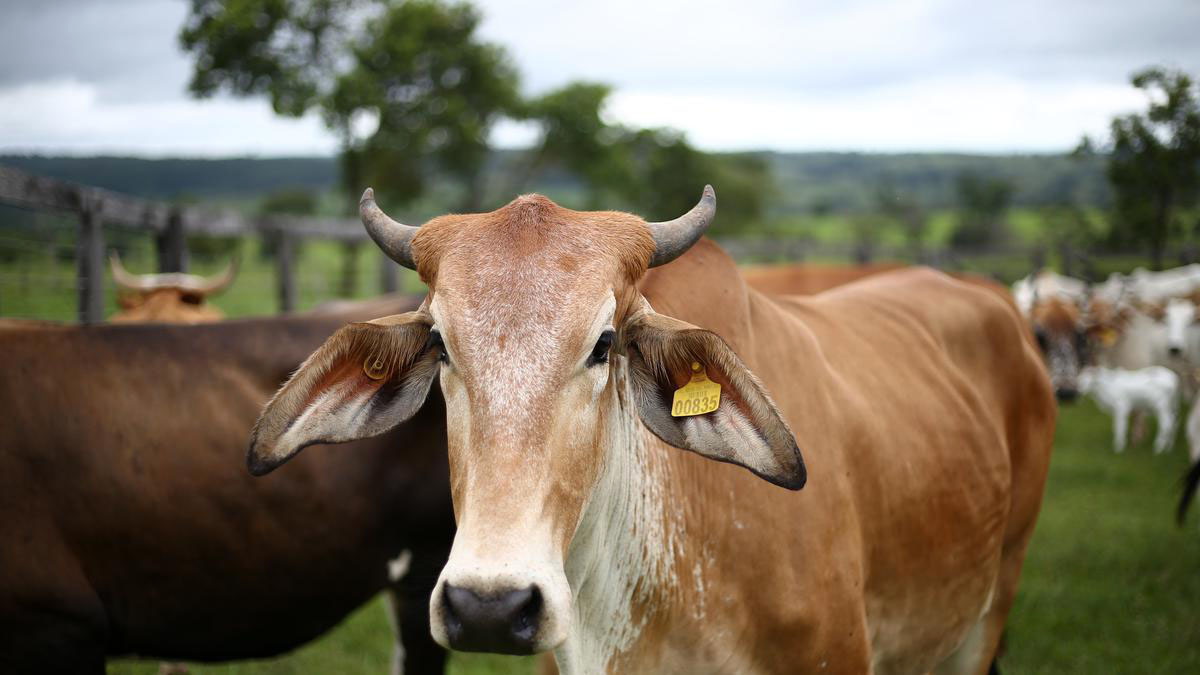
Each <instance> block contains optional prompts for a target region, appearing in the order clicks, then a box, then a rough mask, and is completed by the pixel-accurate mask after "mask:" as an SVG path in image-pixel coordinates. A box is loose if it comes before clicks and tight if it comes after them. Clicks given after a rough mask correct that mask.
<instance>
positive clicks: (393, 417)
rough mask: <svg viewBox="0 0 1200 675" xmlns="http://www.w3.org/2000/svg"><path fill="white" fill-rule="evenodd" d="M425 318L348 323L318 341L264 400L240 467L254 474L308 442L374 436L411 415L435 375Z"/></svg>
mask: <svg viewBox="0 0 1200 675" xmlns="http://www.w3.org/2000/svg"><path fill="white" fill-rule="evenodd" d="M429 332H430V324H429V317H428V315H427V314H425V313H423V312H419V311H418V312H408V313H406V314H397V315H395V316H389V317H384V318H382V319H375V320H374V321H370V322H367V323H353V324H350V325H348V326H346V327H344V328H342V329H341V330H339V331H338V332H336V333H334V334H333V336H332V337H330V338H329V339H328V340H326V341H325V344H323V345H321V347H320V348H319V349H317V351H315V352H313V354H312V355H311V356H309V357H308V360H306V361H305V362H304V364H303V365H301V366H300V368H299V370H297V371H296V372H295V374H294V375H292V377H291V379H289V380H288V381H287V383H286V384H284V385H283V387H282V388H281V389H280V390H279V392H278V393H276V394H275V397H274V398H272V399H271V401H270V402H269V403H267V406H266V408H264V409H263V413H262V415H261V416H260V417H259V418H258V422H257V423H256V424H255V425H254V430H253V431H252V432H251V436H250V450H249V451H248V452H247V454H246V465H247V466H248V467H249V469H250V473H252V474H254V475H256V476H261V475H263V474H265V473H267V472H269V471H272V470H273V469H275V468H276V467H278V466H279V465H280V464H283V463H284V462H286V461H287V460H288V459H290V458H291V457H292V456H293V455H295V454H296V453H297V452H299V451H300V450H302V449H304V448H305V447H307V446H309V445H312V444H314V443H341V442H344V441H352V440H357V439H359V438H367V437H369V436H378V435H379V434H382V433H384V432H386V431H389V430H391V429H392V428H394V427H396V426H397V425H399V424H400V423H402V422H404V421H405V420H407V419H408V418H410V417H412V416H413V415H414V414H416V412H417V411H418V410H420V408H421V405H422V404H424V402H425V398H426V396H428V395H429V388H430V386H431V385H432V384H433V378H434V376H435V375H437V373H438V360H439V358H440V357H441V351H440V347H438V346H436V345H433V344H431V340H430V339H429Z"/></svg>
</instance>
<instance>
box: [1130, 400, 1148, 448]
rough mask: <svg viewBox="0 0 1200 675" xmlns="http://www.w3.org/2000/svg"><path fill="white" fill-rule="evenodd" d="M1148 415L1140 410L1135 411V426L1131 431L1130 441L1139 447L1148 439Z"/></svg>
mask: <svg viewBox="0 0 1200 675" xmlns="http://www.w3.org/2000/svg"><path fill="white" fill-rule="evenodd" d="M1146 426H1147V422H1146V413H1144V412H1142V411H1141V410H1140V409H1138V410H1134V411H1133V425H1132V428H1131V429H1130V439H1129V441H1130V442H1131V443H1133V444H1134V446H1137V445H1139V444H1141V442H1142V441H1144V440H1145V439H1146Z"/></svg>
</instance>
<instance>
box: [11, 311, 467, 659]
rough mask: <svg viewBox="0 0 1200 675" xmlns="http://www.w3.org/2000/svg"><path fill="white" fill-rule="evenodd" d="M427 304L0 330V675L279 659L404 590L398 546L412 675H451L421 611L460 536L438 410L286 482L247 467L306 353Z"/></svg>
mask: <svg viewBox="0 0 1200 675" xmlns="http://www.w3.org/2000/svg"><path fill="white" fill-rule="evenodd" d="M415 306H416V302H415V301H414V300H411V299H407V298H395V297H393V298H391V299H387V300H378V301H371V302H367V303H362V304H360V305H359V306H357V307H343V308H342V309H341V311H339V312H336V313H326V314H323V315H320V316H294V317H280V318H269V319H253V320H238V321H230V322H224V323H218V324H210V325H197V326H162V325H129V324H125V325H111V326H96V327H86V328H80V327H66V326H62V327H57V328H54V329H51V330H39V329H37V328H22V329H19V330H5V331H0V372H3V373H4V376H3V377H2V378H0V410H3V411H4V412H3V413H2V414H0V439H2V440H0V532H3V533H4V537H3V543H0V570H3V571H4V572H3V575H0V673H43V672H44V673H67V672H69V673H83V672H95V673H103V672H104V660H105V657H106V655H111V656H117V655H128V654H138V655H142V656H146V657H153V658H163V659H172V660H187V661H214V660H230V659H244V658H260V657H267V656H272V655H275V654H279V653H281V652H284V651H287V650H290V649H293V648H295V647H297V646H299V645H301V644H303V643H305V642H307V641H308V640H311V639H312V638H314V637H316V636H318V635H320V634H321V633H323V632H324V631H326V630H327V629H329V628H330V627H332V626H334V625H335V624H337V623H338V622H339V621H341V620H342V619H343V618H344V617H345V616H346V615H347V614H348V613H350V612H351V611H352V610H354V609H355V608H357V607H359V606H361V605H362V604H363V603H364V602H366V601H367V600H368V599H370V598H371V597H373V596H374V595H375V594H377V593H378V592H379V591H380V590H383V589H384V588H387V587H389V586H392V583H391V582H390V581H389V578H388V563H389V561H390V560H392V559H393V558H395V557H396V556H397V555H398V554H400V553H401V552H402V551H403V550H404V549H408V550H411V551H412V557H411V570H410V571H409V573H408V574H407V575H406V576H405V577H404V578H403V579H402V580H401V581H400V583H399V585H398V587H397V590H399V591H400V596H401V598H402V602H400V603H399V605H398V606H397V607H396V618H397V619H398V621H397V623H398V624H399V626H398V627H399V628H400V629H401V637H402V638H403V647H404V653H405V657H406V658H405V663H404V665H405V666H406V670H407V672H410V673H434V672H441V671H442V669H443V665H444V661H445V652H444V651H443V650H442V648H441V647H439V646H438V645H437V644H436V643H434V642H433V640H432V639H431V638H430V635H429V615H428V609H427V607H428V606H427V603H428V599H429V595H430V592H431V590H432V587H433V584H434V582H435V581H436V577H437V571H438V570H439V569H440V567H441V565H442V564H443V563H444V562H445V560H446V555H447V552H448V550H449V545H450V542H451V539H452V538H453V533H454V523H453V515H452V512H451V508H450V499H449V494H448V490H447V482H446V481H447V480H448V478H447V475H446V458H445V413H444V412H443V411H442V410H441V404H440V398H437V397H436V396H435V400H434V401H433V405H432V406H431V409H430V410H429V411H422V412H421V413H420V414H419V415H418V416H417V417H416V418H414V419H413V420H412V421H411V422H409V423H407V424H405V425H404V426H402V427H401V428H398V429H396V430H394V431H391V432H389V433H388V434H387V435H385V436H382V437H380V438H376V439H371V440H366V441H361V442H358V443H355V444H354V446H355V447H336V448H335V447H323V448H314V450H316V452H313V453H312V455H311V456H306V457H305V458H304V459H305V460H306V461H305V462H304V463H302V464H297V465H296V466H294V467H288V469H289V470H288V471H286V472H281V474H280V475H279V477H278V480H271V481H256V480H253V479H251V478H250V477H249V476H247V475H246V473H245V471H244V470H241V469H240V466H241V460H242V458H243V457H244V452H245V445H244V441H245V436H246V432H247V431H248V430H249V429H250V427H251V426H252V424H253V423H254V419H255V417H256V416H257V415H258V412H259V410H260V409H261V407H262V405H263V404H264V403H265V402H266V401H267V400H268V399H269V398H270V396H271V393H272V392H273V391H274V390H275V389H276V388H277V387H278V386H279V384H280V383H281V382H282V381H283V380H284V379H286V377H287V376H288V374H289V373H291V372H292V371H293V370H294V369H295V368H296V367H297V366H298V365H299V364H300V363H301V362H302V361H303V359H304V357H305V356H306V355H307V354H308V353H309V352H311V351H312V350H313V349H314V348H316V347H317V346H318V345H320V344H321V341H322V340H324V339H325V338H327V337H328V336H329V335H330V334H331V333H332V332H334V331H335V330H336V329H337V328H339V327H340V326H343V325H345V323H346V322H347V321H354V320H363V319H366V318H369V317H371V316H378V313H379V312H380V311H381V310H382V311H386V312H395V311H404V310H406V309H411V308H413V307H415ZM348 454H349V455H353V461H347V459H349V457H348V456H347V455H348Z"/></svg>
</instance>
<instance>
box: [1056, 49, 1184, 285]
mask: <svg viewBox="0 0 1200 675" xmlns="http://www.w3.org/2000/svg"><path fill="white" fill-rule="evenodd" d="M1131 81H1132V84H1133V86H1134V87H1137V88H1138V89H1140V90H1142V91H1144V92H1146V95H1147V98H1148V99H1149V105H1148V108H1147V109H1146V111H1145V112H1143V113H1131V114H1128V115H1122V116H1119V117H1117V118H1115V119H1114V120H1113V121H1112V124H1111V126H1110V130H1109V133H1110V140H1109V143H1110V147H1109V148H1108V150H1109V159H1108V171H1107V173H1108V180H1109V183H1110V185H1111V186H1112V188H1113V193H1114V200H1113V228H1112V230H1111V231H1110V241H1111V243H1114V244H1133V243H1140V244H1146V245H1149V247H1150V255H1151V260H1152V262H1153V265H1154V267H1155V268H1156V269H1161V268H1162V265H1163V252H1164V249H1165V248H1166V244H1167V239H1168V238H1169V237H1170V235H1171V234H1172V232H1173V231H1175V230H1176V229H1178V225H1179V224H1178V217H1179V213H1180V210H1181V209H1182V208H1185V207H1187V206H1189V205H1191V204H1194V203H1195V200H1196V196H1197V191H1198V189H1200V106H1198V103H1197V99H1198V98H1200V92H1198V91H1197V89H1196V87H1195V86H1194V84H1193V82H1192V79H1191V78H1190V77H1188V76H1187V75H1186V74H1184V73H1182V72H1179V71H1170V70H1166V69H1163V68H1148V69H1145V70H1142V71H1140V72H1138V73H1136V74H1134V76H1133V78H1132V80H1131ZM1091 147H1092V143H1091V141H1090V140H1089V139H1086V138H1085V139H1084V141H1083V143H1082V144H1081V145H1080V149H1079V151H1078V152H1080V153H1084V152H1088V151H1090V150H1091Z"/></svg>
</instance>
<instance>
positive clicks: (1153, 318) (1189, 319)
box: [1012, 264, 1200, 520]
mask: <svg viewBox="0 0 1200 675" xmlns="http://www.w3.org/2000/svg"><path fill="white" fill-rule="evenodd" d="M1012 291H1013V296H1014V298H1015V299H1016V302H1017V305H1018V307H1019V308H1020V309H1021V311H1022V313H1023V314H1024V315H1025V316H1026V317H1027V318H1028V319H1029V321H1030V323H1031V325H1032V327H1033V330H1034V333H1035V335H1036V336H1037V340H1038V343H1039V345H1040V346H1041V348H1042V350H1043V351H1044V353H1045V355H1046V362H1047V366H1048V369H1049V372H1050V377H1051V380H1052V382H1053V384H1054V387H1055V391H1056V392H1057V394H1058V396H1059V398H1060V399H1068V400H1069V399H1072V398H1074V397H1075V396H1077V395H1078V394H1080V393H1083V394H1088V395H1090V396H1092V397H1093V398H1094V399H1095V401H1096V403H1097V404H1098V405H1099V406H1100V407H1101V408H1102V409H1103V410H1105V411H1106V412H1107V413H1109V414H1110V415H1112V418H1113V449H1114V450H1116V451H1117V452H1121V451H1122V450H1124V448H1125V446H1126V443H1127V440H1128V435H1129V419H1130V417H1131V416H1132V417H1133V418H1134V433H1135V435H1137V434H1140V430H1141V428H1142V427H1144V417H1143V416H1144V415H1147V414H1152V415H1154V417H1155V418H1156V421H1157V433H1156V436H1155V439H1154V450H1155V452H1163V451H1165V450H1167V449H1168V448H1169V447H1171V445H1173V444H1174V441H1175V435H1176V433H1177V430H1178V427H1179V425H1178V421H1179V419H1180V417H1181V415H1180V414H1179V412H1180V408H1181V406H1182V408H1183V409H1184V410H1185V411H1186V417H1185V419H1186V422H1185V423H1184V425H1183V426H1184V430H1185V435H1186V437H1187V442H1188V448H1189V456H1190V460H1191V464H1192V467H1191V469H1190V470H1189V472H1188V475H1187V478H1186V480H1185V489H1184V493H1183V496H1182V498H1181V500H1180V504H1179V508H1178V511H1177V517H1178V519H1180V520H1182V519H1183V517H1184V515H1185V514H1186V512H1187V506H1188V504H1189V503H1190V501H1191V499H1192V497H1193V495H1194V493H1195V491H1196V488H1197V485H1198V484H1200V396H1198V395H1197V394H1198V393H1200V310H1198V306H1200V264H1192V265H1186V266H1183V267H1178V268H1175V269H1171V270H1165V271H1162V272H1151V271H1147V270H1145V269H1140V268H1139V269H1136V270H1134V271H1133V272H1132V273H1131V274H1128V275H1124V274H1117V273H1114V274H1111V275H1110V276H1109V277H1108V279H1106V280H1105V281H1104V282H1103V283H1097V284H1089V283H1087V282H1085V281H1083V280H1080V279H1074V278H1071V277H1067V276H1062V275H1060V274H1056V273H1054V272H1051V271H1048V270H1043V271H1041V272H1039V273H1037V274H1034V275H1030V276H1028V277H1026V278H1024V279H1021V280H1019V281H1017V282H1016V283H1015V284H1013V287H1012Z"/></svg>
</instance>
